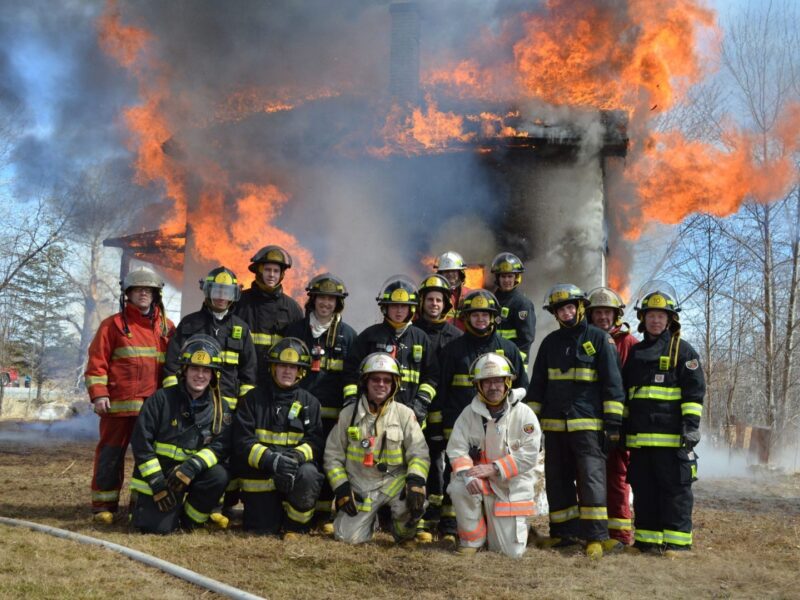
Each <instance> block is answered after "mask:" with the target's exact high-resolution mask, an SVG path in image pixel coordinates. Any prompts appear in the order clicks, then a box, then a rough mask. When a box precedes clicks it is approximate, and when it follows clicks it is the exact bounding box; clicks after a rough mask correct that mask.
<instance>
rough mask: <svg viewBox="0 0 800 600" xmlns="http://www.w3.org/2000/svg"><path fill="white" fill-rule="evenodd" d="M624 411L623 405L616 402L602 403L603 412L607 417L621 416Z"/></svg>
mask: <svg viewBox="0 0 800 600" xmlns="http://www.w3.org/2000/svg"><path fill="white" fill-rule="evenodd" d="M624 410H625V405H624V404H623V403H622V402H617V401H616V400H606V401H605V402H603V412H604V413H605V414H607V415H620V416H621V415H622V412H623V411H624Z"/></svg>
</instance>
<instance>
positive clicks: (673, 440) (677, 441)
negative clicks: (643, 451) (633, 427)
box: [626, 433, 681, 448]
mask: <svg viewBox="0 0 800 600" xmlns="http://www.w3.org/2000/svg"><path fill="white" fill-rule="evenodd" d="M626 442H627V445H628V447H629V448H654V447H655V448H680V447H681V436H680V435H678V434H672V433H637V434H629V435H628V437H627V438H626Z"/></svg>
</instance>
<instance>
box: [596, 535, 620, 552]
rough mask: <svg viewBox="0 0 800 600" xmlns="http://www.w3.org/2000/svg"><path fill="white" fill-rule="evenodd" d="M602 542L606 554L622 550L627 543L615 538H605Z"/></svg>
mask: <svg viewBox="0 0 800 600" xmlns="http://www.w3.org/2000/svg"><path fill="white" fill-rule="evenodd" d="M600 543H601V544H602V546H603V552H604V553H605V554H614V553H617V552H622V550H623V548H625V544H623V543H622V542H620V541H619V540H615V539H614V538H609V539H607V540H603V541H602V542H600Z"/></svg>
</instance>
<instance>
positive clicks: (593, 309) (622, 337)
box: [586, 287, 639, 546]
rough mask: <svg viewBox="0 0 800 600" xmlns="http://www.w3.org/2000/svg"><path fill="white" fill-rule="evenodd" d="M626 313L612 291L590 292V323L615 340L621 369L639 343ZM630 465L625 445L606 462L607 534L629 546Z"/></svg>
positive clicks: (613, 451) (609, 289)
mask: <svg viewBox="0 0 800 600" xmlns="http://www.w3.org/2000/svg"><path fill="white" fill-rule="evenodd" d="M624 310H625V304H624V303H623V302H622V298H620V297H619V295H618V294H617V293H616V292H615V291H614V290H612V289H611V288H607V287H598V288H595V289H593V290H592V291H591V292H589V307H588V308H587V309H586V315H587V317H588V319H589V322H590V323H591V324H592V325H594V326H595V327H599V328H600V329H602V330H603V331H605V332H606V333H608V334H609V335H610V336H611V337H612V339H613V340H614V344H615V345H616V347H617V354H618V355H619V359H620V363H621V365H622V366H624V365H625V361H626V360H627V359H628V354H629V353H630V349H631V347H632V346H633V345H634V344H636V343H637V342H638V341H639V340H637V339H636V338H635V337H634V336H633V335H632V334H631V333H630V327H629V326H628V324H627V323H623V322H622V316H623V314H624ZM629 462H630V453H629V452H628V451H627V450H626V449H625V445H624V444H620V445H619V446H617V447H616V448H610V449H609V451H608V460H607V461H606V484H607V486H608V493H607V495H606V498H607V500H608V505H607V506H608V535H609V536H610V537H611V538H612V539H615V540H617V541H618V542H620V543H621V544H624V545H626V546H629V545H630V544H632V543H633V530H632V527H631V505H630V497H631V486H630V485H629V484H628V482H627V478H628V463H629Z"/></svg>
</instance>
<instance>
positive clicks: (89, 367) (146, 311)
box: [84, 268, 175, 525]
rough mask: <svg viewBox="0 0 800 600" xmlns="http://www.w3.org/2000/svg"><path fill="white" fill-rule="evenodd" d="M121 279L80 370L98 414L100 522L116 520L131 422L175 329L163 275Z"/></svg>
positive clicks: (152, 386) (95, 508)
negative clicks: (113, 309) (115, 302)
mask: <svg viewBox="0 0 800 600" xmlns="http://www.w3.org/2000/svg"><path fill="white" fill-rule="evenodd" d="M120 283H121V288H122V295H121V296H120V306H121V310H120V312H119V313H117V314H116V315H113V316H111V317H109V318H107V319H106V320H104V321H103V322H102V323H101V324H100V328H99V329H98V330H97V334H95V337H94V339H93V340H92V343H91V345H90V346H89V360H88V362H87V364H86V372H85V373H84V376H85V380H86V389H87V390H88V391H89V398H90V399H91V401H92V404H93V405H94V412H95V413H96V414H97V415H98V416H99V417H100V440H99V441H98V442H97V449H96V450H95V454H94V475H93V477H92V512H93V513H94V517H93V518H94V521H95V522H96V523H100V524H104V525H110V524H111V523H112V521H113V520H114V513H115V512H116V511H117V508H118V505H119V492H120V490H121V489H122V482H123V478H124V472H125V452H126V450H127V449H128V444H129V443H130V439H131V433H132V432H133V425H134V423H135V422H136V417H137V415H138V414H139V410H140V409H141V407H142V404H143V403H144V399H145V398H147V397H148V396H150V395H152V394H153V393H154V392H155V391H156V390H157V389H158V384H159V382H160V381H161V368H162V365H163V364H164V353H165V352H166V350H167V344H168V343H169V338H170V336H172V334H173V332H174V329H175V328H174V326H173V324H172V322H171V321H170V320H169V319H167V317H166V314H165V312H164V305H163V304H162V302H161V289H162V288H163V287H164V281H163V280H162V279H161V277H159V276H158V275H156V274H155V273H154V272H153V271H151V270H150V269H147V268H141V269H137V270H134V271H131V272H130V273H128V274H127V275H126V276H125V279H124V280H123V281H122V282H120Z"/></svg>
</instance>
